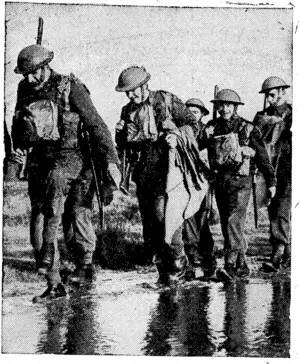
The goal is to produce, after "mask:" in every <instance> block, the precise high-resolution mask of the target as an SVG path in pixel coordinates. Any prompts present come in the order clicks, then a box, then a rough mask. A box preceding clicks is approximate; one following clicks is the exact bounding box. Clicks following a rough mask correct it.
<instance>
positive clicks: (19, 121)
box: [12, 81, 39, 150]
mask: <svg viewBox="0 0 300 364" xmlns="http://www.w3.org/2000/svg"><path fill="white" fill-rule="evenodd" d="M24 93H26V88H24V86H23V82H22V81H21V82H20V84H19V86H18V91H17V103H16V108H15V113H14V116H13V120H12V142H13V149H14V150H17V149H21V150H25V149H28V148H30V147H31V146H32V145H33V144H34V143H35V142H36V141H38V139H39V138H38V135H37V133H36V128H35V126H34V123H33V122H32V120H31V118H30V114H29V112H28V110H27V109H26V107H25V104H24V102H23V101H22V100H23V96H24Z"/></svg>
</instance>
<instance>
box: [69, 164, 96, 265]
mask: <svg viewBox="0 0 300 364" xmlns="http://www.w3.org/2000/svg"><path fill="white" fill-rule="evenodd" d="M94 191H95V186H94V180H93V176H92V172H91V171H90V170H86V171H83V172H82V173H81V175H80V177H79V178H78V179H77V180H76V181H74V184H73V186H72V190H71V197H72V202H73V205H72V215H73V232H74V243H75V251H76V264H77V265H83V264H91V263H92V257H93V253H94V250H95V247H96V239H97V237H96V234H95V231H94V227H93V224H92V216H93V197H94Z"/></svg>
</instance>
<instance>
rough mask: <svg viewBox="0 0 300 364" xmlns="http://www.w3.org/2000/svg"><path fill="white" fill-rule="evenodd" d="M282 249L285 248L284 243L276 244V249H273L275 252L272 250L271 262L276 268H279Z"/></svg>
mask: <svg viewBox="0 0 300 364" xmlns="http://www.w3.org/2000/svg"><path fill="white" fill-rule="evenodd" d="M284 249H285V245H284V244H278V245H277V247H276V249H275V252H274V255H273V258H272V264H273V266H274V267H275V268H276V269H279V268H280V263H281V261H282V257H283V254H284Z"/></svg>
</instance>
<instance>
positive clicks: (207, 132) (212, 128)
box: [205, 125, 215, 139]
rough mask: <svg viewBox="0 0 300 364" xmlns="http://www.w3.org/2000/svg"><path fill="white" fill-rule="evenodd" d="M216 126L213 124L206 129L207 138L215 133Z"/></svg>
mask: <svg viewBox="0 0 300 364" xmlns="http://www.w3.org/2000/svg"><path fill="white" fill-rule="evenodd" d="M214 131H215V128H214V127H213V126H212V125H211V126H209V127H207V128H206V129H205V134H206V136H207V138H208V139H209V138H211V137H212V136H213V135H214Z"/></svg>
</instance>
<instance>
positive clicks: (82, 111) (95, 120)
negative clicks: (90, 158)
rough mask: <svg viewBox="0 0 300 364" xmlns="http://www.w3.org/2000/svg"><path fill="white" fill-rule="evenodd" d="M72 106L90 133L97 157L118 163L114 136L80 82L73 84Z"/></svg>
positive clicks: (71, 93)
mask: <svg viewBox="0 0 300 364" xmlns="http://www.w3.org/2000/svg"><path fill="white" fill-rule="evenodd" d="M70 105H71V107H72V106H73V107H74V109H75V111H76V112H77V113H78V114H79V115H80V117H81V118H82V120H83V124H84V127H85V128H87V130H88V131H89V132H90V135H91V138H92V142H93V145H94V147H95V148H96V150H97V155H96V156H95V157H96V158H97V156H100V157H101V159H102V160H104V161H106V162H107V163H118V156H117V152H116V149H115V146H114V143H113V139H112V135H111V133H110V131H109V130H108V127H107V125H106V124H105V122H104V121H103V119H102V118H101V116H100V115H99V114H98V112H97V110H96V108H95V106H94V104H93V102H92V100H91V98H90V94H89V91H88V90H87V88H86V87H85V85H84V84H82V83H81V82H79V81H76V82H72V84H71V92H70ZM98 153H99V154H98Z"/></svg>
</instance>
